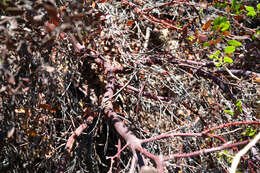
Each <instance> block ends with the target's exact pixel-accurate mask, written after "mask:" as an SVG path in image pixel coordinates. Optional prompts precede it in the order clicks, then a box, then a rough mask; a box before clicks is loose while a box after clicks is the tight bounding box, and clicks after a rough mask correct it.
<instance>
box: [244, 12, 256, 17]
mask: <svg viewBox="0 0 260 173" xmlns="http://www.w3.org/2000/svg"><path fill="white" fill-rule="evenodd" d="M246 15H247V16H252V17H255V16H256V12H255V11H249V12H248V13H247V14H246Z"/></svg>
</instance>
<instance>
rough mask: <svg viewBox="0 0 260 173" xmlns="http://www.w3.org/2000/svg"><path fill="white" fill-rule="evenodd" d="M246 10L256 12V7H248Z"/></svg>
mask: <svg viewBox="0 0 260 173" xmlns="http://www.w3.org/2000/svg"><path fill="white" fill-rule="evenodd" d="M246 10H247V11H255V9H254V7H251V6H246Z"/></svg>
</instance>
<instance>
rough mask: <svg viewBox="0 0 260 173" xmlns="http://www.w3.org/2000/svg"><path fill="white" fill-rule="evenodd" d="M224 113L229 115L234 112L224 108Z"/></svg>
mask: <svg viewBox="0 0 260 173" xmlns="http://www.w3.org/2000/svg"><path fill="white" fill-rule="evenodd" d="M224 112H225V113H227V114H229V115H234V112H233V111H231V110H224Z"/></svg>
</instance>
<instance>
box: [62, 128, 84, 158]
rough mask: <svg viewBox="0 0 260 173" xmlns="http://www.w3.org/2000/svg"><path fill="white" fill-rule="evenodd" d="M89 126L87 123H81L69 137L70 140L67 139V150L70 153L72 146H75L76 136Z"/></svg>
mask: <svg viewBox="0 0 260 173" xmlns="http://www.w3.org/2000/svg"><path fill="white" fill-rule="evenodd" d="M87 127H88V125H87V124H81V125H80V126H79V127H78V128H77V129H76V130H75V131H74V132H73V134H72V135H71V136H70V137H69V139H68V141H67V144H66V147H65V148H66V150H67V152H68V153H70V151H71V149H72V147H73V144H74V141H75V138H76V137H77V136H79V135H80V134H81V133H82V132H83V131H84V130H85V129H86V128H87Z"/></svg>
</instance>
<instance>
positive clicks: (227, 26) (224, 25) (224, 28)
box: [219, 22, 230, 31]
mask: <svg viewBox="0 0 260 173" xmlns="http://www.w3.org/2000/svg"><path fill="white" fill-rule="evenodd" d="M219 27H220V28H221V31H226V30H228V28H229V27H230V23H229V22H223V23H221V24H220V25H219Z"/></svg>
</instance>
